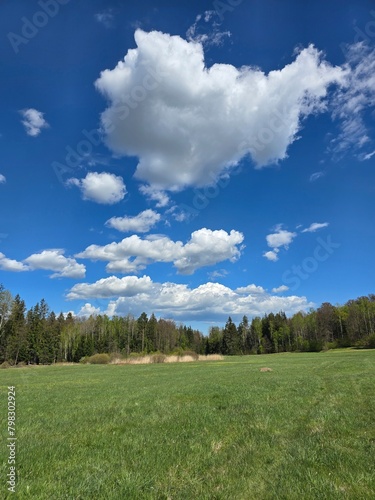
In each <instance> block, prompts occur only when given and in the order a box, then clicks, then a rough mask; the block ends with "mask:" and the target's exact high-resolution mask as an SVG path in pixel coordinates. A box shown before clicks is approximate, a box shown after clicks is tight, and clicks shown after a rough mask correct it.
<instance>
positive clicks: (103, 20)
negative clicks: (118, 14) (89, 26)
mask: <svg viewBox="0 0 375 500" xmlns="http://www.w3.org/2000/svg"><path fill="white" fill-rule="evenodd" d="M95 19H96V20H97V21H98V23H100V24H103V26H105V27H106V28H107V29H109V28H112V27H113V21H114V15H113V13H112V9H109V10H106V11H103V12H98V13H97V14H95Z"/></svg>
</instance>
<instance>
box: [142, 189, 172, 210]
mask: <svg viewBox="0 0 375 500" xmlns="http://www.w3.org/2000/svg"><path fill="white" fill-rule="evenodd" d="M139 191H140V192H141V193H142V194H143V195H144V196H146V197H147V198H148V199H149V200H152V201H156V202H157V203H156V207H157V208H163V207H166V206H167V205H168V204H169V201H170V200H169V196H168V195H167V193H166V192H165V191H162V190H160V189H157V188H154V187H152V186H145V185H143V186H140V188H139Z"/></svg>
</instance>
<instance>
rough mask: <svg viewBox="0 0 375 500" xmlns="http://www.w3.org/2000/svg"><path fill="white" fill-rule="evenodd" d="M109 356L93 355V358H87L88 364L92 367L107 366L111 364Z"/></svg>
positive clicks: (103, 354)
mask: <svg viewBox="0 0 375 500" xmlns="http://www.w3.org/2000/svg"><path fill="white" fill-rule="evenodd" d="M110 359H111V358H110V356H109V354H106V353H102V354H93V355H92V356H90V357H88V358H87V363H90V364H91V365H107V364H108V363H109V362H110Z"/></svg>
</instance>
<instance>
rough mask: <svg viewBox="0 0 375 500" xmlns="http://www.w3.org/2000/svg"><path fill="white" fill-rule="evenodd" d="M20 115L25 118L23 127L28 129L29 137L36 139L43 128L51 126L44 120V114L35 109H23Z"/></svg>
mask: <svg viewBox="0 0 375 500" xmlns="http://www.w3.org/2000/svg"><path fill="white" fill-rule="evenodd" d="M20 114H21V116H22V118H23V120H22V125H23V126H24V127H25V129H26V133H27V135H30V136H31V137H36V136H38V135H39V134H40V132H41V131H42V129H43V128H48V127H49V125H48V123H47V122H46V120H45V119H44V113H42V112H41V111H38V110H37V109H34V108H29V109H22V110H21V111H20Z"/></svg>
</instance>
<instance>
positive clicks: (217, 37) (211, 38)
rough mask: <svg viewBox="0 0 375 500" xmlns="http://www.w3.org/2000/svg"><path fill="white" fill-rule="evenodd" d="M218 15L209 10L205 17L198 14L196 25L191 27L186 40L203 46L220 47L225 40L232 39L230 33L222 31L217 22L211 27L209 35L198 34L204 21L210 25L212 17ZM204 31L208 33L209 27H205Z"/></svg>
mask: <svg viewBox="0 0 375 500" xmlns="http://www.w3.org/2000/svg"><path fill="white" fill-rule="evenodd" d="M215 14H216V12H215V11H212V10H208V11H206V12H205V13H204V17H203V16H202V14H198V15H197V17H196V18H195V21H194V23H193V24H192V25H191V26H190V28H189V29H188V30H187V32H186V38H187V40H188V41H189V42H194V43H201V44H202V45H204V44H205V45H213V46H216V47H219V46H220V45H223V43H224V39H225V38H227V37H228V38H229V37H231V35H232V34H231V32H230V31H220V30H219V26H220V24H219V23H217V22H213V23H212V26H209V32H208V33H198V31H199V29H202V26H200V25H201V24H202V23H203V21H204V22H205V23H209V22H210V21H211V19H212V17H213V16H214V15H215ZM203 29H205V30H206V31H207V27H206V26H203Z"/></svg>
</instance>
